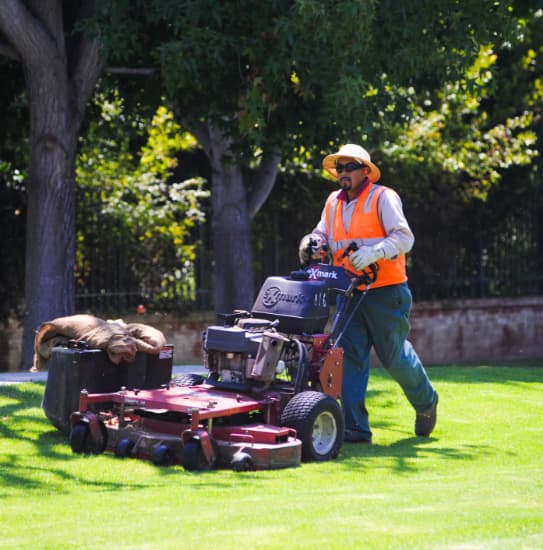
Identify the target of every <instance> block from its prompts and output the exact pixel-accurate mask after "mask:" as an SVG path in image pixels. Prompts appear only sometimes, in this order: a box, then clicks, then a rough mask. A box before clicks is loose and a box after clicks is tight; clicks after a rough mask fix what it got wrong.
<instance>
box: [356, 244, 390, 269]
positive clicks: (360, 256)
mask: <svg viewBox="0 0 543 550" xmlns="http://www.w3.org/2000/svg"><path fill="white" fill-rule="evenodd" d="M384 257H385V251H384V249H383V247H382V245H381V244H376V245H374V246H361V247H360V248H359V249H358V250H355V251H354V252H353V253H352V254H351V255H350V256H349V262H350V263H351V265H352V266H353V267H354V269H355V270H356V271H362V270H363V269H364V268H365V267H368V266H369V265H371V264H374V263H375V262H377V261H379V260H382V259H383V258H384Z"/></svg>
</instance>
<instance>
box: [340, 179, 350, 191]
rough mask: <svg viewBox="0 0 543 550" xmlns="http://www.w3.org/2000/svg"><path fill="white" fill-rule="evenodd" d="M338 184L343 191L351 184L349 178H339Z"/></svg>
mask: <svg viewBox="0 0 543 550" xmlns="http://www.w3.org/2000/svg"><path fill="white" fill-rule="evenodd" d="M339 185H340V187H341V189H343V191H348V190H349V189H351V187H352V186H353V182H352V180H351V178H341V179H340V180H339Z"/></svg>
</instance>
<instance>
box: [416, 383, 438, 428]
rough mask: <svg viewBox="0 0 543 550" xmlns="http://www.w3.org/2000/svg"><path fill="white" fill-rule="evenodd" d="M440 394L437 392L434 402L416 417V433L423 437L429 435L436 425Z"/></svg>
mask: <svg viewBox="0 0 543 550" xmlns="http://www.w3.org/2000/svg"><path fill="white" fill-rule="evenodd" d="M438 398H439V396H438V395H437V393H436V400H435V401H434V404H433V405H432V406H431V407H430V408H429V409H426V410H425V411H422V412H418V413H417V418H416V419H415V433H416V434H417V435H420V436H422V437H428V436H429V435H430V434H431V433H432V431H433V429H434V428H435V425H436V420H437V402H438Z"/></svg>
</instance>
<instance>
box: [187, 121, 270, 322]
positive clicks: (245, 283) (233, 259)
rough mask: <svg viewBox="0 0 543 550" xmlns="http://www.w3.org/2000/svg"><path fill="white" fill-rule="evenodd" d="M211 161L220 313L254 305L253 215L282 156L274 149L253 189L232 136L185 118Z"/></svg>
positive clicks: (216, 296) (216, 299)
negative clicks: (248, 188)
mask: <svg viewBox="0 0 543 550" xmlns="http://www.w3.org/2000/svg"><path fill="white" fill-rule="evenodd" d="M184 124H185V126H186V127H188V128H190V131H191V132H192V133H193V134H194V135H195V136H196V138H197V139H198V141H199V142H200V145H202V147H203V148H204V151H205V153H206V155H207V158H208V159H209V161H210V164H211V207H212V212H211V220H212V221H211V238H212V249H213V257H214V265H213V298H214V306H215V312H216V313H231V312H232V310H234V309H245V310H250V309H251V307H252V305H253V302H254V299H255V292H254V277H253V251H252V245H251V219H252V218H253V217H254V216H255V215H256V213H257V212H258V210H259V209H260V207H261V206H262V205H263V204H264V202H265V200H266V198H267V197H268V195H269V194H270V192H271V190H272V188H273V186H274V184H275V178H276V176H277V171H278V168H279V162H280V160H281V155H280V152H279V150H278V149H276V148H271V149H270V150H269V151H268V152H267V153H265V154H264V155H263V157H262V159H261V162H260V166H259V168H258V169H257V172H256V174H255V175H254V180H253V185H252V188H253V192H252V193H251V194H248V193H247V191H246V185H245V181H244V175H243V169H242V167H241V166H240V164H239V163H238V162H237V161H236V159H235V158H234V157H233V156H232V153H231V151H230V146H231V143H230V140H229V138H228V137H226V136H225V135H224V134H223V133H222V132H221V131H220V129H218V128H217V127H216V126H214V125H213V124H211V123H202V122H195V121H193V120H192V121H191V120H185V122H184Z"/></svg>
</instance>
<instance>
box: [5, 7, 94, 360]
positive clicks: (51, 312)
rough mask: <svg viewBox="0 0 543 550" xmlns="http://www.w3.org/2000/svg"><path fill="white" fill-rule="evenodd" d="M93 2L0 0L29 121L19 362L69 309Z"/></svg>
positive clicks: (91, 62) (7, 48) (90, 70)
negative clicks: (85, 29)
mask: <svg viewBox="0 0 543 550" xmlns="http://www.w3.org/2000/svg"><path fill="white" fill-rule="evenodd" d="M94 4H95V3H94V1H93V0H79V1H78V2H62V0H26V1H23V0H3V1H2V2H0V33H1V34H0V53H1V54H2V55H4V56H7V57H9V58H11V59H15V60H17V61H20V62H21V64H22V68H23V72H24V78H25V84H26V94H27V100H28V109H29V118H30V139H29V143H30V152H29V154H30V161H29V170H28V181H27V182H26V191H27V230H26V260H25V264H26V268H25V320H24V335H23V367H24V368H28V367H29V366H30V365H31V361H32V348H33V342H34V334H35V330H36V328H37V326H38V325H39V324H40V323H41V322H43V321H46V320H47V319H50V318H54V317H58V316H62V315H68V314H72V313H73V312H74V307H75V305H74V296H75V289H74V273H73V270H74V262H75V157H76V151H77V137H78V133H79V128H80V125H81V122H82V119H83V114H84V112H85V106H86V104H87V101H88V99H89V98H90V96H91V94H92V92H93V90H94V88H95V85H96V82H97V80H98V78H99V75H100V74H101V72H102V70H103V68H104V58H103V57H102V56H101V54H100V47H99V41H98V39H97V38H96V37H91V36H89V35H85V34H82V33H79V32H77V25H78V24H79V23H80V22H81V21H82V20H84V19H86V18H88V17H89V16H91V15H92V14H93V13H94V9H95V6H94Z"/></svg>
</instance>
